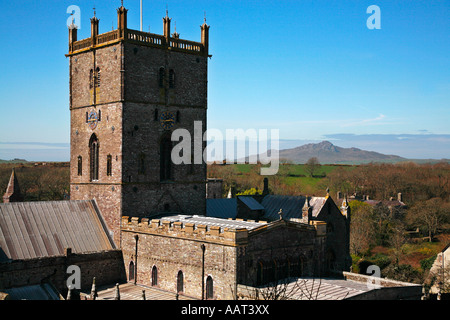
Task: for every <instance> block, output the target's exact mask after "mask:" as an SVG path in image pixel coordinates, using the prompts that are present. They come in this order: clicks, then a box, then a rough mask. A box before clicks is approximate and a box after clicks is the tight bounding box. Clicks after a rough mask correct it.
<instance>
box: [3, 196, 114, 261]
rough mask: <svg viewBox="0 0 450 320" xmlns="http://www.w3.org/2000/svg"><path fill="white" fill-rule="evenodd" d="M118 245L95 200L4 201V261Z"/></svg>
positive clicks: (108, 248) (108, 247) (102, 248)
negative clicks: (109, 231)
mask: <svg viewBox="0 0 450 320" xmlns="http://www.w3.org/2000/svg"><path fill="white" fill-rule="evenodd" d="M68 247H70V248H72V252H73V253H81V252H83V253H84V252H95V251H103V250H110V249H114V248H115V245H114V242H113V241H112V240H111V238H110V236H109V234H108V231H107V228H106V225H105V222H104V221H103V218H102V217H101V214H100V212H99V211H98V209H97V206H96V204H95V201H93V200H85V201H83V200H79V201H75V200H71V201H36V202H13V203H0V262H2V261H5V260H10V259H12V260H16V259H32V258H37V257H48V256H56V255H63V254H64V249H65V248H68Z"/></svg>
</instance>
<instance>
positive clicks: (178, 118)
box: [176, 111, 180, 123]
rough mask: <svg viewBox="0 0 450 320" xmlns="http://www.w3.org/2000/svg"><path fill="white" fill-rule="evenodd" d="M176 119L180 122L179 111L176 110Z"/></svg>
mask: <svg viewBox="0 0 450 320" xmlns="http://www.w3.org/2000/svg"><path fill="white" fill-rule="evenodd" d="M176 121H177V123H179V122H180V111H177V117H176Z"/></svg>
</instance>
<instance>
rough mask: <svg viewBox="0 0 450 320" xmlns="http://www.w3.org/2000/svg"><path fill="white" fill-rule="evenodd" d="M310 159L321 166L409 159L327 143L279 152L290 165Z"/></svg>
mask: <svg viewBox="0 0 450 320" xmlns="http://www.w3.org/2000/svg"><path fill="white" fill-rule="evenodd" d="M312 157H316V158H317V159H319V162H320V163H321V164H364V163H370V162H388V163H395V162H401V161H409V159H406V158H402V157H399V156H396V155H386V154H382V153H378V152H374V151H365V150H361V149H358V148H342V147H338V146H335V145H334V144H332V143H331V142H329V141H322V142H320V143H309V144H305V145H303V146H300V147H296V148H292V149H283V150H280V151H279V158H280V160H282V159H284V160H287V161H289V162H292V163H306V162H307V161H308V160H309V159H310V158H312Z"/></svg>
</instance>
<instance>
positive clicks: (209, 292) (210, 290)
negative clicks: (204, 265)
mask: <svg viewBox="0 0 450 320" xmlns="http://www.w3.org/2000/svg"><path fill="white" fill-rule="evenodd" d="M206 299H214V285H213V279H212V278H211V276H208V278H206Z"/></svg>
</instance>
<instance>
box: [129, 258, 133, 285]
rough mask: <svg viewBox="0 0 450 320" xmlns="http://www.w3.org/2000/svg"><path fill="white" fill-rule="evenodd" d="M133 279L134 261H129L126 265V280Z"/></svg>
mask: <svg viewBox="0 0 450 320" xmlns="http://www.w3.org/2000/svg"><path fill="white" fill-rule="evenodd" d="M133 280H134V262H133V261H130V264H129V265H128V281H133Z"/></svg>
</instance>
